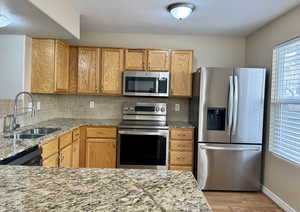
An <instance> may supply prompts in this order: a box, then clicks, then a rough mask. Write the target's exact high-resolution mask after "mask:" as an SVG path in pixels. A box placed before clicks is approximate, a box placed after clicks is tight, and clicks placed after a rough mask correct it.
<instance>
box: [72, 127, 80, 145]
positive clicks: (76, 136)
mask: <svg viewBox="0 0 300 212" xmlns="http://www.w3.org/2000/svg"><path fill="white" fill-rule="evenodd" d="M79 139H80V130H79V128H78V129H75V130H73V142H74V141H77V140H79Z"/></svg>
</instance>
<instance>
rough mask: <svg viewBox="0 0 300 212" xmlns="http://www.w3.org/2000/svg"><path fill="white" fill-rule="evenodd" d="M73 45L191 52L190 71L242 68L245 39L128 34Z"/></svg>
mask: <svg viewBox="0 0 300 212" xmlns="http://www.w3.org/2000/svg"><path fill="white" fill-rule="evenodd" d="M67 43H69V44H74V45H87V46H103V47H126V48H168V49H193V50H194V69H196V68H198V67H200V66H214V67H233V66H241V67H242V66H244V65H245V38H242V37H223V36H183V35H157V34H128V33H93V32H89V33H81V38H80V40H72V41H67Z"/></svg>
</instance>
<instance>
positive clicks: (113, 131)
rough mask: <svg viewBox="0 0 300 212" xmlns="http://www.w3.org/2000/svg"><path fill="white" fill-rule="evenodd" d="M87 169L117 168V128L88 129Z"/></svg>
mask: <svg viewBox="0 0 300 212" xmlns="http://www.w3.org/2000/svg"><path fill="white" fill-rule="evenodd" d="M86 138H87V139H86V167H87V168H116V165H117V162H116V158H117V156H116V154H117V150H116V143H117V140H116V138H117V128H116V127H87V128H86Z"/></svg>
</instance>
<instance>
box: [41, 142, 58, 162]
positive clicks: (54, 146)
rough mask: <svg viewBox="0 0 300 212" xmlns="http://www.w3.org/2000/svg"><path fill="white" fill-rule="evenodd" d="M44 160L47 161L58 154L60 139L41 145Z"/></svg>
mask: <svg viewBox="0 0 300 212" xmlns="http://www.w3.org/2000/svg"><path fill="white" fill-rule="evenodd" d="M41 148H42V159H47V158H48V157H49V156H51V155H53V154H55V153H58V138H55V139H52V140H50V141H47V142H45V143H43V144H41Z"/></svg>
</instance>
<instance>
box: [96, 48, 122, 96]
mask: <svg viewBox="0 0 300 212" xmlns="http://www.w3.org/2000/svg"><path fill="white" fill-rule="evenodd" d="M123 69H124V50H123V49H109V48H103V49H102V54H101V92H102V93H104V94H121V93H122V72H123Z"/></svg>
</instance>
